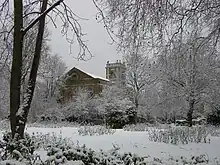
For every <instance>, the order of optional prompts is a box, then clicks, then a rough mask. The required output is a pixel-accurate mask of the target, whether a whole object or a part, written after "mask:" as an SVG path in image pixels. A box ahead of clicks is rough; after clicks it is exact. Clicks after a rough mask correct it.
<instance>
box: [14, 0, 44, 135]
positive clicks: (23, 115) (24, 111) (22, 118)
mask: <svg viewBox="0 0 220 165" xmlns="http://www.w3.org/2000/svg"><path fill="white" fill-rule="evenodd" d="M47 3H48V0H44V1H43V3H42V7H41V13H43V12H45V11H46V9H47ZM45 19H46V15H44V16H42V17H41V18H40V20H39V27H38V34H37V39H36V46H35V53H34V59H33V63H32V67H31V73H30V77H29V80H28V87H27V91H26V93H25V98H24V104H23V106H22V107H20V112H19V113H18V115H17V120H18V127H17V129H16V132H17V133H18V134H19V135H20V137H21V138H23V135H24V129H25V125H26V122H27V117H28V113H29V110H30V106H31V102H32V99H33V95H34V89H35V84H36V78H37V71H38V67H39V62H40V56H41V47H42V41H43V35H44V29H45Z"/></svg>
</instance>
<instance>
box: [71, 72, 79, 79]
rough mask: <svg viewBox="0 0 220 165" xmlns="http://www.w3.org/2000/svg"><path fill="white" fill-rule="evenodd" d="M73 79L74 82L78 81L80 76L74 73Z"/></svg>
mask: <svg viewBox="0 0 220 165" xmlns="http://www.w3.org/2000/svg"><path fill="white" fill-rule="evenodd" d="M71 79H72V80H78V79H79V75H78V74H76V73H73V74H72V75H71Z"/></svg>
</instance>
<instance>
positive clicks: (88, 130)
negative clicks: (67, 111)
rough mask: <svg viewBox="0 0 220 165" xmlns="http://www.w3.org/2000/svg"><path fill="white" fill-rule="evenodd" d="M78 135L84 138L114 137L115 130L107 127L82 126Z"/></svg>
mask: <svg viewBox="0 0 220 165" xmlns="http://www.w3.org/2000/svg"><path fill="white" fill-rule="evenodd" d="M78 133H79V135H82V136H86V135H89V136H94V135H95V136H98V135H112V134H114V133H115V130H114V129H110V128H108V127H105V126H82V127H80V128H78Z"/></svg>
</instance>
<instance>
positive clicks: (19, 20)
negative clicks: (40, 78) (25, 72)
mask: <svg viewBox="0 0 220 165" xmlns="http://www.w3.org/2000/svg"><path fill="white" fill-rule="evenodd" d="M22 28H23V2H22V0H20V1H18V0H14V36H13V37H14V41H13V58H12V66H11V80H10V124H11V132H12V137H13V138H14V136H15V129H16V113H17V111H18V109H19V106H20V90H21V87H20V85H21V84H20V82H21V71H22V48H23V34H22Z"/></svg>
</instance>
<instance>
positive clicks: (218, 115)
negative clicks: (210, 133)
mask: <svg viewBox="0 0 220 165" xmlns="http://www.w3.org/2000/svg"><path fill="white" fill-rule="evenodd" d="M207 124H211V125H214V126H219V125H220V110H217V111H215V112H212V113H210V114H208V117H207Z"/></svg>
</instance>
